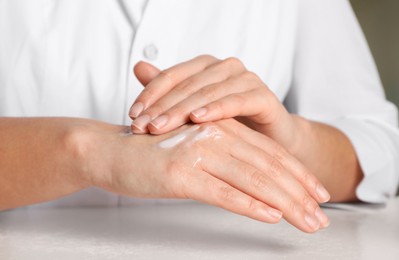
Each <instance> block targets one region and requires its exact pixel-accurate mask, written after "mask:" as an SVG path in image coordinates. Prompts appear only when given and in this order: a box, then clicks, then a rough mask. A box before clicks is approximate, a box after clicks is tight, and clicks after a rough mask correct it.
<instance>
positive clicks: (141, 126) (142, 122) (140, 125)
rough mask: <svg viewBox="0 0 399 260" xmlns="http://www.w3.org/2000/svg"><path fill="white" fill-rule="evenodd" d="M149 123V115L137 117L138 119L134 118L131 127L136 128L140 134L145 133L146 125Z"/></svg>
mask: <svg viewBox="0 0 399 260" xmlns="http://www.w3.org/2000/svg"><path fill="white" fill-rule="evenodd" d="M150 121H151V118H150V116H149V115H143V116H139V117H138V118H136V120H134V121H133V123H132V126H134V127H135V128H137V129H138V130H140V131H141V132H146V128H147V125H148V123H149V122H150Z"/></svg>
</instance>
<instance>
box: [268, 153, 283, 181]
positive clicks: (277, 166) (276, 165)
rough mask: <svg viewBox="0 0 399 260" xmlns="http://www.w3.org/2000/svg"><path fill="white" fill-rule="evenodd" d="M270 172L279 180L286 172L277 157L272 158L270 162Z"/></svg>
mask: <svg viewBox="0 0 399 260" xmlns="http://www.w3.org/2000/svg"><path fill="white" fill-rule="evenodd" d="M269 172H270V174H271V176H272V177H273V178H275V179H276V178H279V177H280V176H281V175H282V174H283V172H284V167H283V165H282V164H281V163H280V161H279V160H278V159H276V158H275V157H272V159H271V160H270V162H269Z"/></svg>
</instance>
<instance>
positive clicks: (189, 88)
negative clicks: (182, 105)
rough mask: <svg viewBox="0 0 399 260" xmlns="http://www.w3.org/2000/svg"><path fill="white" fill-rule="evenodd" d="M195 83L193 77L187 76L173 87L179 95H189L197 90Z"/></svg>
mask: <svg viewBox="0 0 399 260" xmlns="http://www.w3.org/2000/svg"><path fill="white" fill-rule="evenodd" d="M196 86H197V84H196V80H195V79H193V78H188V79H186V80H185V81H183V82H182V83H180V84H178V85H177V86H176V87H175V90H176V91H177V92H178V93H179V94H180V95H181V96H190V95H191V94H193V93H194V92H195V91H196V90H197V87H196Z"/></svg>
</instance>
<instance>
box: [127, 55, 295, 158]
mask: <svg viewBox="0 0 399 260" xmlns="http://www.w3.org/2000/svg"><path fill="white" fill-rule="evenodd" d="M135 73H136V75H137V77H138V78H139V79H140V80H141V82H142V83H143V85H146V88H145V89H144V90H143V92H142V93H141V94H140V95H139V96H138V98H137V99H136V101H135V103H134V104H133V106H132V107H131V109H130V113H129V115H130V116H131V118H132V119H135V120H134V122H133V124H132V131H133V132H134V133H147V132H150V133H152V134H162V133H166V132H168V131H171V130H173V129H175V128H177V127H179V126H181V125H183V124H185V123H187V122H189V121H190V120H191V121H192V122H195V123H203V122H210V121H217V120H220V119H224V118H232V117H239V118H237V119H238V120H240V121H241V122H243V123H245V124H246V125H247V126H249V127H251V128H253V129H255V130H256V131H258V132H261V133H263V134H266V135H267V136H269V137H271V138H272V139H274V140H276V141H277V142H278V143H280V144H282V145H283V146H284V147H285V148H286V149H287V150H289V151H292V150H293V149H294V147H295V146H296V145H297V143H298V142H297V139H300V138H298V137H297V136H296V135H295V133H296V131H295V129H296V124H295V123H296V120H295V116H291V115H290V114H289V113H288V112H287V111H286V109H285V108H284V106H283V105H282V104H281V102H280V101H279V100H278V99H277V97H276V96H275V95H274V94H273V92H271V91H270V90H269V88H268V87H267V86H266V85H265V84H264V83H263V82H262V81H261V80H260V78H259V77H258V76H257V75H255V74H254V73H252V72H249V71H248V70H247V69H246V68H245V67H244V65H243V64H242V63H241V62H240V61H239V60H237V59H235V58H229V59H226V60H218V59H216V58H214V57H212V56H199V57H197V58H194V59H193V60H190V61H187V62H184V63H181V64H178V65H176V66H173V67H171V68H169V69H167V70H165V71H162V72H160V71H159V70H158V69H157V68H155V67H153V66H151V65H149V64H147V63H144V62H141V63H138V64H137V66H136V68H135Z"/></svg>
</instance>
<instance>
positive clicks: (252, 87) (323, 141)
mask: <svg viewBox="0 0 399 260" xmlns="http://www.w3.org/2000/svg"><path fill="white" fill-rule="evenodd" d="M135 74H136V76H137V77H138V79H139V80H140V81H141V82H142V84H143V85H144V86H145V89H144V90H143V92H142V93H141V94H140V95H139V96H138V98H137V99H136V101H135V102H134V104H133V105H132V107H131V109H130V112H129V115H130V117H131V118H132V119H133V120H134V121H133V123H132V126H131V128H132V131H133V132H134V133H138V134H139V133H151V134H163V133H167V132H168V131H171V130H173V129H175V128H176V127H179V126H181V125H183V124H185V123H187V122H190V121H192V122H194V123H203V122H212V121H217V120H221V119H225V118H236V119H237V120H239V121H241V122H243V123H244V124H246V125H247V126H248V127H250V128H252V129H254V130H255V131H257V132H259V133H262V134H263V135H265V136H268V137H270V138H271V139H272V140H274V141H276V142H277V143H278V144H280V145H281V146H282V147H284V148H285V149H286V150H287V151H288V152H289V153H290V154H291V155H293V156H294V157H296V158H298V159H299V160H300V161H301V162H302V163H303V164H304V165H305V166H306V167H307V168H308V169H309V170H310V171H311V172H312V173H314V174H315V175H316V177H317V178H318V179H319V180H321V182H322V183H323V184H324V185H325V187H326V188H327V190H328V191H329V192H330V194H331V200H332V201H334V202H347V201H355V200H357V198H356V191H355V190H356V187H357V185H358V184H359V182H360V181H361V179H362V177H363V173H362V170H361V168H360V165H359V162H358V159H357V156H356V153H355V150H354V148H353V146H352V144H351V143H350V141H349V139H348V138H347V137H346V136H345V135H344V134H343V133H342V132H341V131H339V130H338V129H336V128H334V127H332V126H329V125H326V124H322V123H319V122H314V121H311V120H307V119H305V118H303V117H300V116H298V115H294V114H290V113H289V112H288V111H287V110H286V109H285V107H284V106H283V105H282V104H281V102H280V101H279V100H278V98H277V97H276V96H275V95H274V93H273V92H272V91H270V89H269V88H268V87H267V86H266V85H265V84H264V83H263V82H262V81H261V80H260V78H259V77H258V76H257V75H256V74H254V73H252V72H250V71H248V70H247V69H246V68H245V66H244V65H243V64H242V62H241V61H239V60H238V59H236V58H228V59H225V60H219V59H216V58H215V57H212V56H208V55H203V56H199V57H196V58H194V59H192V60H190V61H187V62H184V63H181V64H178V65H176V66H173V67H171V68H169V69H166V70H164V71H160V70H159V69H158V68H156V67H154V66H152V65H150V64H148V63H145V62H140V63H138V64H137V65H136V67H135Z"/></svg>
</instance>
